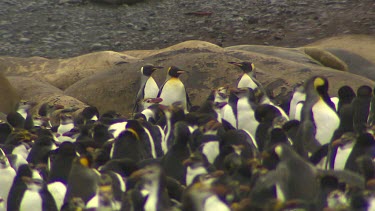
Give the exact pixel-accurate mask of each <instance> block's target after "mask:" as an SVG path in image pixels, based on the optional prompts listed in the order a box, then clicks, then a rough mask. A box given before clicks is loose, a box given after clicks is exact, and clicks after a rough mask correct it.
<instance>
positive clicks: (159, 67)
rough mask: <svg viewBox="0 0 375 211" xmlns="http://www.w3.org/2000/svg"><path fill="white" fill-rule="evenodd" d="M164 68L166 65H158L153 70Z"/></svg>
mask: <svg viewBox="0 0 375 211" xmlns="http://www.w3.org/2000/svg"><path fill="white" fill-rule="evenodd" d="M163 68H164V67H162V66H156V67H154V68H152V70H153V71H155V70H158V69H163Z"/></svg>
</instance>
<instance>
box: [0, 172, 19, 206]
mask: <svg viewBox="0 0 375 211" xmlns="http://www.w3.org/2000/svg"><path fill="white" fill-rule="evenodd" d="M0 175H1V180H0V187H1V188H0V198H3V199H4V203H3V208H6V207H7V204H6V203H7V199H8V194H9V190H10V188H11V187H12V183H13V179H14V177H15V176H16V171H15V170H14V169H13V168H12V167H10V166H8V167H7V168H5V169H0ZM0 210H2V209H1V206H0Z"/></svg>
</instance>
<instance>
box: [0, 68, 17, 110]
mask: <svg viewBox="0 0 375 211" xmlns="http://www.w3.org/2000/svg"><path fill="white" fill-rule="evenodd" d="M19 101H20V96H19V95H18V93H17V91H16V89H14V87H13V86H12V84H11V83H9V81H8V79H7V78H6V77H5V76H4V75H3V74H2V73H0V112H3V113H6V114H7V113H9V112H11V111H15V110H16V107H17V103H18V102H19Z"/></svg>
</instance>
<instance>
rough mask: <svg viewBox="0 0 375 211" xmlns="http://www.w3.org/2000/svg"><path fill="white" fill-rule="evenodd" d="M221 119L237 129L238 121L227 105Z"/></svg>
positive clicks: (222, 110) (223, 109)
mask: <svg viewBox="0 0 375 211" xmlns="http://www.w3.org/2000/svg"><path fill="white" fill-rule="evenodd" d="M221 118H223V119H224V120H225V121H227V122H229V123H230V124H231V125H232V126H233V127H234V128H237V120H236V117H235V116H234V113H233V109H232V107H231V106H230V105H225V106H224V107H223V108H222V109H221Z"/></svg>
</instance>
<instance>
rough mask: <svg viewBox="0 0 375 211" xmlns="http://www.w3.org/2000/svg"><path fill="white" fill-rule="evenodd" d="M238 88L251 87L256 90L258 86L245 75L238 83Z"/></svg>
mask: <svg viewBox="0 0 375 211" xmlns="http://www.w3.org/2000/svg"><path fill="white" fill-rule="evenodd" d="M237 87H238V88H246V87H249V88H252V89H255V88H257V87H258V86H257V85H256V84H255V83H254V81H253V79H251V78H250V76H249V75H248V74H243V76H242V77H241V79H240V81H239V82H238V85H237Z"/></svg>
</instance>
